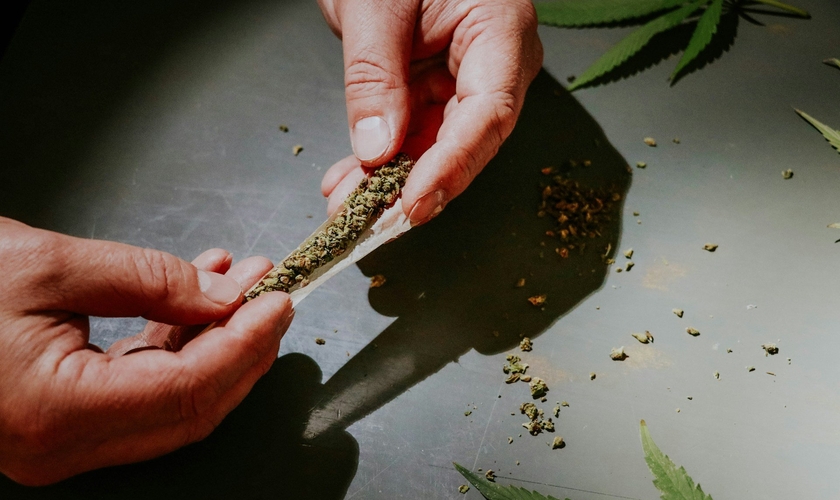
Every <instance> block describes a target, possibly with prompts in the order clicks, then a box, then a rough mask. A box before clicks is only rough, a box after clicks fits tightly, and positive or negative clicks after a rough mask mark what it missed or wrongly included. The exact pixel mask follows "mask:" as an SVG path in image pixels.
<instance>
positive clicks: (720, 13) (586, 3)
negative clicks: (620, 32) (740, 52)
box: [536, 0, 811, 90]
mask: <svg viewBox="0 0 840 500" xmlns="http://www.w3.org/2000/svg"><path fill="white" fill-rule="evenodd" d="M758 4H762V5H763V6H767V7H772V8H775V9H778V10H780V11H782V12H783V13H785V14H787V15H793V16H797V17H801V18H804V19H809V18H810V17H811V15H810V14H808V12H807V11H805V10H802V9H800V8H797V7H794V6H792V5H788V4H785V3H782V2H780V1H778V0H726V1H724V0H693V1H686V0H557V1H553V2H546V3H537V4H536V8H537V16H538V18H539V22H540V23H542V24H548V25H551V26H559V27H564V28H589V27H605V26H615V25H616V24H618V23H633V24H639V23H642V22H644V25H643V26H642V27H641V28H639V29H638V30H636V31H634V32H633V33H631V34H630V35H629V36H627V37H626V38H624V39H623V40H622V41H620V42H618V43H617V44H616V45H615V46H613V47H612V48H611V49H610V50H608V51H607V52H606V54H604V55H603V56H601V58H600V59H598V60H597V61H595V63H593V64H592V65H591V66H590V67H589V68H587V69H586V70H585V71H584V72H583V73H582V74H580V75H579V76H578V77H577V78H576V79H574V81H573V83H572V84H571V85H570V86H569V90H575V89H578V88H581V87H584V86H588V85H591V84H594V83H597V81H598V80H599V79H600V78H602V77H604V76H607V75H608V74H609V73H610V72H612V71H613V70H615V69H616V68H618V67H619V66H621V65H623V64H625V63H627V61H628V60H629V59H630V58H631V57H632V56H634V55H636V54H637V53H639V52H640V51H641V50H642V49H643V48H644V47H645V46H646V45H648V44H649V43H650V41H651V40H652V39H653V38H654V37H655V36H656V35H658V34H660V33H664V32H666V31H669V30H671V29H674V28H676V27H677V26H680V25H682V24H685V23H695V24H696V27H695V28H694V33H693V34H692V36H691V40H689V42H688V45H687V46H686V47H685V49H684V51H683V55H682V58H681V59H680V61H679V62H678V63H677V66H676V68H674V71H673V73H671V82H672V84H673V83H674V82H676V80H677V79H678V78H679V77H680V76H681V74H682V73H684V72H686V71H687V70H688V69H689V67H690V66H689V65H690V63H692V62H694V61H695V60H696V59H697V57H698V56H699V55H700V54H701V53H703V52H704V50H705V49H706V48H707V47H708V45H709V44H710V43H711V42H712V40H713V38H714V37H715V36H716V35H719V30H718V27H719V25H720V23H721V19H722V18H723V17H724V16H733V18H734V20H736V21H737V19H738V17H742V18H744V19H746V20H747V21H749V22H755V23H756V24H758V23H757V21H755V20H754V19H753V18H752V17H751V14H754V13H762V12H765V13H766V11H762V10H756V9H754V8H753V7H754V6H756V5H758Z"/></svg>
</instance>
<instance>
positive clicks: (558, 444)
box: [551, 436, 566, 450]
mask: <svg viewBox="0 0 840 500" xmlns="http://www.w3.org/2000/svg"><path fill="white" fill-rule="evenodd" d="M564 446H566V442H565V441H563V438H562V437H560V436H556V437H555V438H554V440H553V441H551V449H552V450H556V449H558V448H562V447H564Z"/></svg>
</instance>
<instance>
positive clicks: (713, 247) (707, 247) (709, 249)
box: [703, 243, 718, 252]
mask: <svg viewBox="0 0 840 500" xmlns="http://www.w3.org/2000/svg"><path fill="white" fill-rule="evenodd" d="M717 249H718V246H717V244H715V243H706V244H705V245H703V250H705V251H707V252H714V251H715V250H717Z"/></svg>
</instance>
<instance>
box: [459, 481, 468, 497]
mask: <svg viewBox="0 0 840 500" xmlns="http://www.w3.org/2000/svg"><path fill="white" fill-rule="evenodd" d="M468 491H470V487H469V486H467V485H466V484H462V485H461V486H458V493H460V494H462V495H465V494H466V493H467V492H468Z"/></svg>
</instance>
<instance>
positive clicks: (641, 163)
mask: <svg viewBox="0 0 840 500" xmlns="http://www.w3.org/2000/svg"><path fill="white" fill-rule="evenodd" d="M645 167H647V163H645V162H643V161H640V162H636V168H645Z"/></svg>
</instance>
